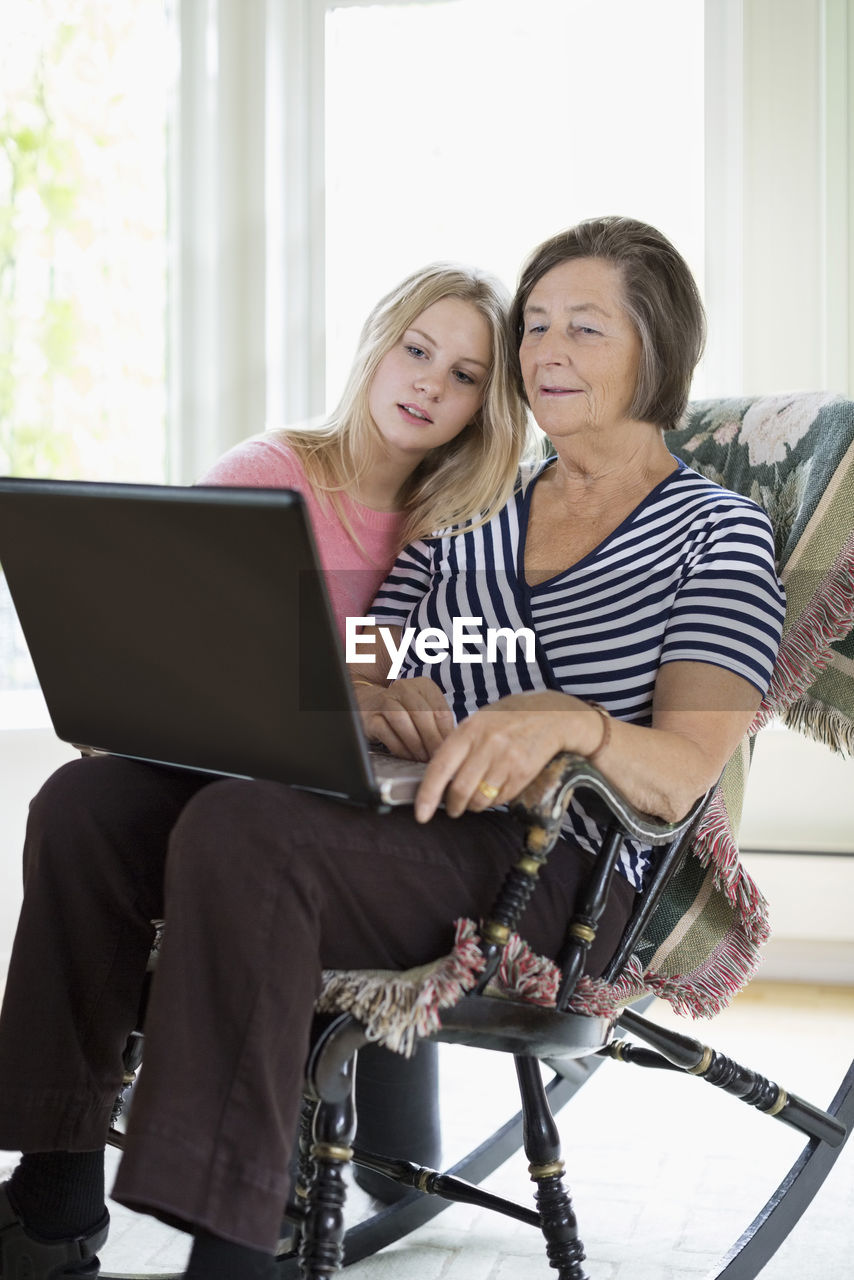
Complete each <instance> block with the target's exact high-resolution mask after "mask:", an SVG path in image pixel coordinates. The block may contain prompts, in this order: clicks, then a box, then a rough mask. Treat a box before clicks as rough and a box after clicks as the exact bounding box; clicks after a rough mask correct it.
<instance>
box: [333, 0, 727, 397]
mask: <svg viewBox="0 0 854 1280" xmlns="http://www.w3.org/2000/svg"><path fill="white" fill-rule="evenodd" d="M703 11H704V6H703V2H702V0H645V2H644V3H643V4H642V5H641V4H638V3H637V0H608V3H602V0H538V3H537V5H536V10H535V11H534V10H533V9H532V7H531V6H529V5H525V4H520V3H518V0H452V2H450V3H438V4H437V3H429V2H428V3H420V4H419V3H409V4H402V5H401V4H378V5H376V4H375V5H351V4H347V5H343V6H337V5H336V4H335V3H334V0H332V3H330V4H329V6H328V12H327V17H326V41H325V44H326V52H325V81H326V134H325V149H326V312H327V326H326V329H327V395H328V399H329V401H330V402H334V400H335V399H337V396H338V394H339V392H340V390H341V387H342V385H343V380H344V377H345V375H346V372H347V368H348V365H349V361H350V359H351V357H352V353H353V350H354V348H355V343H356V339H357V336H358V330H359V326H360V324H361V321H362V320H363V319H364V316H365V314H366V313H367V311H368V310H369V309H370V307H371V306H372V305H373V303H374V302H375V301H376V299H377V298H378V297H379V296H380V294H381V293H382V292H383V290H384V289H385V288H388V287H391V285H393V284H394V283H395V282H396V281H397V280H398V279H400V278H401V277H403V276H404V275H406V274H407V272H409V271H410V270H413V269H415V268H416V267H418V266H421V265H422V264H423V263H425V262H428V261H430V260H431V259H436V258H454V259H461V260H464V261H469V262H473V263H476V264H477V265H480V266H483V267H486V268H488V269H491V270H492V271H494V272H495V273H496V274H497V275H499V276H500V277H502V278H503V279H504V281H505V283H506V284H507V285H508V287H510V288H512V287H513V285H514V284H515V281H516V276H517V272H518V269H519V266H520V265H521V261H522V259H523V257H524V256H525V255H526V254H527V253H528V252H529V251H530V250H531V249H533V248H534V246H535V245H536V244H538V243H539V242H540V241H541V240H543V239H545V238H546V237H547V236H549V235H551V234H552V233H553V232H555V231H558V230H560V228H562V227H566V226H570V225H572V223H573V222H576V221H579V220H580V219H581V218H584V217H589V216H593V215H596V214H602V213H625V214H629V215H630V216H633V217H638V218H642V219H644V220H645V221H648V222H651V223H653V224H654V225H656V226H658V227H660V228H661V230H662V231H664V232H665V234H667V235H669V236H670V238H671V239H672V240H673V241H674V242H675V243H676V245H677V246H678V247H679V248H680V249H681V251H682V252H683V253H684V255H685V256H686V258H687V259H688V260H689V262H690V264H691V266H692V268H693V270H694V272H695V274H696V276H697V278H698V282H699V283H700V286H701V288H702V284H703V266H704V261H703V251H704V146H703V137H704V108H703V85H704V74H703V59H704V38H703V18H704V13H703Z"/></svg>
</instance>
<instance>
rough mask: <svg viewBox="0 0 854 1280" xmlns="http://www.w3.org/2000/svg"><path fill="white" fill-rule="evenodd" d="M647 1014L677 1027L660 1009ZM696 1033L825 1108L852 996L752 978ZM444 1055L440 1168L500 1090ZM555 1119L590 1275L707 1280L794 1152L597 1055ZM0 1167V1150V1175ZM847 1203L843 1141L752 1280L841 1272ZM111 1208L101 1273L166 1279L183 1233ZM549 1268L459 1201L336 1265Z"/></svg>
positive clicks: (707, 1097) (502, 1178)
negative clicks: (370, 1252)
mask: <svg viewBox="0 0 854 1280" xmlns="http://www.w3.org/2000/svg"><path fill="white" fill-rule="evenodd" d="M647 1016H650V1017H654V1018H656V1019H657V1020H659V1021H671V1022H673V1023H674V1025H677V1026H681V1027H682V1028H683V1029H689V1028H687V1027H686V1025H685V1024H684V1023H683V1022H681V1020H679V1019H675V1018H673V1017H672V1016H671V1015H670V1014H669V1010H668V1009H667V1007H666V1006H662V1005H660V1004H656V1005H654V1006H651V1008H650V1010H648V1013H647ZM694 1033H695V1034H698V1035H699V1036H700V1037H701V1038H703V1039H709V1040H711V1042H712V1043H713V1044H714V1045H715V1046H716V1047H717V1048H719V1049H721V1050H722V1051H724V1052H727V1053H729V1054H730V1055H732V1056H734V1057H736V1058H739V1059H740V1060H741V1061H743V1062H745V1063H747V1064H749V1065H751V1066H753V1067H755V1068H757V1069H758V1070H760V1071H763V1072H764V1073H765V1074H766V1075H768V1076H770V1077H771V1078H773V1079H776V1080H778V1081H779V1082H780V1083H782V1084H784V1085H785V1086H786V1087H787V1088H788V1089H789V1091H790V1092H795V1093H799V1094H801V1095H802V1096H804V1097H806V1098H808V1099H809V1100H810V1101H813V1102H816V1103H818V1104H819V1105H822V1106H824V1105H826V1104H827V1103H828V1102H829V1101H830V1099H831V1097H832V1096H833V1094H834V1092H835V1090H836V1087H837V1085H838V1083H839V1081H840V1079H841V1077H842V1075H843V1074H844V1072H845V1070H846V1068H847V1065H848V1063H849V1061H850V1060H851V1057H852V1053H854V1048H852V1045H854V987H852V988H839V987H812V986H794V985H786V984H777V983H773V984H772V983H761V982H754V984H753V985H752V986H751V988H750V989H749V990H748V991H747V992H745V993H743V994H742V995H741V996H740V997H739V998H738V999H737V1000H736V1001H735V1003H734V1004H733V1006H732V1007H731V1009H730V1010H728V1011H727V1013H725V1014H724V1015H722V1016H721V1017H720V1018H718V1019H717V1021H716V1022H715V1024H714V1025H711V1024H708V1025H707V1024H701V1025H700V1027H699V1028H697V1027H695V1028H694ZM442 1054H443V1057H442V1067H441V1070H442V1075H443V1085H444V1089H445V1091H447V1092H450V1093H452V1094H453V1096H454V1097H455V1099H456V1105H455V1109H454V1112H453V1124H452V1132H450V1133H449V1135H448V1146H449V1152H448V1155H449V1160H453V1159H455V1158H456V1157H457V1154H458V1152H461V1151H462V1150H465V1149H466V1147H465V1146H464V1145H463V1144H465V1143H466V1142H468V1141H469V1140H470V1139H471V1138H474V1137H476V1135H477V1134H478V1132H479V1131H478V1130H477V1126H478V1125H479V1124H483V1132H486V1131H487V1130H486V1124H487V1123H488V1120H489V1118H490V1116H491V1115H492V1114H494V1113H495V1111H496V1108H500V1107H501V1105H502V1104H501V1100H502V1099H503V1098H504V1097H506V1096H507V1091H508V1089H511V1090H512V1088H513V1087H514V1081H513V1078H512V1065H511V1064H510V1063H509V1062H508V1061H507V1060H506V1059H505V1058H504V1057H503V1055H488V1061H489V1062H490V1064H491V1066H490V1073H489V1079H488V1080H484V1079H483V1066H482V1063H483V1060H484V1058H487V1055H482V1054H473V1053H472V1051H470V1050H465V1049H456V1048H450V1047H444V1046H443V1049H442ZM478 1071H480V1073H481V1074H480V1077H478V1076H477V1075H476V1072H478ZM508 1071H509V1072H510V1075H509V1076H508V1074H507V1073H508ZM559 1124H560V1128H561V1134H562V1139H563V1142H564V1156H565V1159H566V1163H567V1169H568V1175H567V1182H568V1184H569V1186H570V1188H571V1191H572V1195H573V1202H574V1205H575V1209H576V1212H577V1214H578V1218H579V1226H580V1230H581V1234H582V1238H583V1240H584V1242H585V1247H586V1250H587V1257H588V1262H587V1264H586V1266H587V1271H588V1274H589V1276H590V1277H591V1280H629V1277H631V1280H692V1278H693V1277H697V1278H698V1280H699V1278H701V1277H704V1276H708V1275H710V1274H714V1268H715V1264H716V1262H717V1260H718V1259H719V1258H720V1256H721V1254H722V1253H723V1252H725V1250H726V1248H727V1247H728V1246H729V1245H730V1244H731V1243H733V1242H734V1241H735V1240H736V1239H737V1237H738V1236H739V1235H740V1233H741V1231H742V1230H743V1229H744V1228H745V1227H746V1226H747V1225H748V1223H749V1222H750V1221H751V1219H752V1218H753V1216H754V1214H755V1213H756V1212H757V1211H758V1210H759V1209H760V1208H761V1206H762V1204H763V1203H764V1202H765V1199H766V1198H767V1196H768V1195H769V1194H770V1193H771V1192H772V1191H773V1190H774V1188H775V1187H776V1186H777V1184H778V1183H779V1181H780V1180H781V1178H782V1176H783V1175H784V1173H785V1172H786V1171H787V1170H788V1168H789V1166H790V1165H791V1163H792V1162H793V1160H794V1159H795V1158H796V1156H797V1154H798V1153H799V1151H800V1150H801V1147H802V1146H803V1140H802V1139H801V1138H799V1136H798V1135H797V1134H796V1133H794V1132H793V1131H791V1130H790V1129H788V1128H787V1127H786V1126H785V1125H781V1124H779V1123H777V1122H775V1121H773V1120H770V1119H768V1118H767V1117H764V1116H761V1115H758V1114H756V1113H755V1112H753V1111H752V1110H750V1109H749V1108H746V1107H745V1106H744V1105H743V1104H741V1103H739V1102H737V1101H736V1100H734V1099H733V1098H730V1097H728V1096H725V1095H723V1094H721V1093H719V1092H718V1091H717V1090H713V1089H712V1088H710V1087H709V1086H708V1085H705V1084H704V1083H702V1082H701V1081H697V1080H693V1079H684V1078H682V1077H677V1076H674V1075H671V1074H669V1073H660V1072H649V1071H642V1070H640V1069H639V1068H634V1067H628V1066H621V1065H619V1064H616V1063H611V1062H607V1063H605V1064H603V1066H602V1067H601V1069H600V1070H598V1071H597V1072H596V1073H595V1074H594V1075H593V1077H592V1079H591V1080H590V1081H589V1082H588V1083H587V1084H585V1086H584V1088H583V1089H582V1091H581V1092H580V1093H579V1094H578V1095H576V1097H575V1098H574V1099H572V1100H571V1101H570V1102H569V1103H568V1104H567V1106H566V1107H565V1108H564V1110H563V1111H562V1112H561V1113H560V1116H559ZM13 1159H14V1157H13V1156H11V1155H9V1156H7V1157H6V1158H5V1159H4V1156H3V1153H0V1166H3V1165H4V1164H6V1165H9V1164H11V1163H12V1162H13ZM115 1159H116V1157H115V1154H114V1153H110V1160H111V1162H114V1161H115ZM0 1173H2V1168H0ZM487 1185H488V1186H489V1187H490V1188H491V1189H492V1190H494V1191H496V1192H498V1193H499V1194H502V1195H505V1196H508V1197H511V1198H514V1197H518V1198H519V1199H522V1200H524V1201H527V1200H528V1198H529V1196H530V1183H529V1182H528V1178H527V1172H526V1170H525V1161H524V1158H521V1159H520V1158H519V1157H514V1158H513V1159H512V1160H510V1161H508V1162H507V1164H506V1165H504V1166H502V1168H500V1169H499V1170H498V1171H497V1172H496V1173H495V1174H493V1175H492V1177H491V1178H490V1179H489V1180H488V1183H487ZM360 1198H361V1201H362V1203H364V1196H363V1195H362V1193H359V1192H358V1191H356V1193H355V1196H354V1199H355V1200H356V1201H358V1200H359V1199H360ZM852 1204H854V1142H852V1143H851V1144H850V1145H849V1146H848V1147H846V1149H845V1150H844V1151H843V1153H842V1155H841V1157H840V1159H839V1160H838V1162H837V1164H836V1165H835V1166H834V1168H833V1170H832V1172H831V1174H830V1176H829V1178H828V1180H827V1181H826V1183H825V1184H824V1186H823V1188H822V1189H821V1191H820V1193H819V1195H818V1197H817V1199H816V1200H815V1202H814V1203H813V1204H812V1205H811V1206H810V1208H809V1209H808V1210H807V1212H806V1214H805V1215H804V1217H803V1218H802V1220H801V1222H800V1223H799V1224H798V1226H797V1227H796V1228H795V1230H794V1231H793V1233H792V1235H791V1236H790V1237H789V1239H788V1240H787V1241H786V1242H785V1243H784V1244H783V1246H782V1247H781V1248H780V1250H779V1251H778V1253H777V1254H776V1255H775V1257H774V1258H773V1259H772V1260H771V1261H770V1263H769V1264H768V1265H767V1266H766V1267H765V1268H764V1270H763V1271H762V1280H803V1277H804V1276H811V1277H812V1276H821V1277H825V1278H826V1280H835V1278H836V1277H840V1278H841V1277H843V1276H847V1275H849V1274H851V1273H852V1268H854V1264H852V1259H854V1214H852V1213H851V1205H852ZM111 1211H112V1214H113V1230H112V1234H111V1238H110V1241H109V1243H108V1245H107V1247H106V1248H105V1250H104V1251H103V1253H102V1261H103V1265H104V1269H105V1270H107V1271H110V1272H114V1273H127V1274H133V1275H135V1276H140V1275H146V1276H148V1275H157V1274H158V1273H159V1274H164V1273H170V1272H171V1273H173V1274H174V1272H176V1271H178V1272H180V1270H181V1268H182V1266H183V1263H184V1259H185V1257H186V1252H187V1241H186V1237H185V1236H182V1235H180V1234H179V1233H177V1232H173V1231H170V1230H168V1229H167V1228H165V1227H163V1226H161V1225H159V1224H158V1223H156V1222H154V1221H153V1220H151V1219H147V1218H143V1217H136V1216H134V1215H132V1214H130V1213H129V1212H127V1211H126V1210H124V1209H122V1208H121V1207H120V1206H117V1205H112V1206H111ZM553 1274H554V1273H553V1272H552V1271H551V1270H550V1268H549V1266H548V1263H547V1260H546V1258H545V1256H544V1254H543V1252H542V1248H541V1245H540V1240H539V1236H538V1233H537V1232H536V1231H535V1230H534V1229H532V1228H530V1227H527V1226H525V1225H523V1224H518V1223H515V1222H513V1221H512V1220H510V1219H505V1218H500V1217H497V1216H496V1215H494V1214H489V1213H487V1212H486V1211H484V1210H475V1209H471V1208H468V1207H465V1206H461V1205H455V1206H453V1207H451V1208H449V1209H448V1210H446V1211H445V1212H444V1213H442V1214H441V1215H439V1216H438V1217H437V1218H435V1219H434V1220H433V1221H432V1222H430V1223H428V1224H426V1225H425V1226H423V1227H421V1228H420V1229H418V1230H417V1231H415V1232H413V1233H412V1234H411V1235H410V1236H408V1237H407V1238H405V1239H404V1240H401V1241H399V1242H397V1243H396V1244H394V1245H391V1246H389V1247H388V1248H387V1249H386V1250H384V1251H383V1252H382V1253H380V1254H377V1255H375V1256H374V1257H372V1258H369V1259H366V1260H365V1261H362V1262H358V1263H355V1264H353V1265H352V1266H351V1267H349V1268H347V1271H346V1275H347V1278H348V1280H392V1277H393V1278H394V1280H547V1277H548V1276H549V1275H553Z"/></svg>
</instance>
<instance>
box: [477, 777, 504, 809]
mask: <svg viewBox="0 0 854 1280" xmlns="http://www.w3.org/2000/svg"><path fill="white" fill-rule="evenodd" d="M477 789H478V791H479V792H480V794H481V795H482V796H484V797H485V798H486V799H487V800H489V801H490V803H491V802H492V801H493V800H494V799H495V797H496V796H497V795H498V793H499V791H500V790H501V788H500V787H494V786H493V785H492V783H491V782H486V781H485V780H484V781H483V782H479V783H478V784H477Z"/></svg>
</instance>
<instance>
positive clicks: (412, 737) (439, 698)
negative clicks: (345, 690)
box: [354, 676, 454, 761]
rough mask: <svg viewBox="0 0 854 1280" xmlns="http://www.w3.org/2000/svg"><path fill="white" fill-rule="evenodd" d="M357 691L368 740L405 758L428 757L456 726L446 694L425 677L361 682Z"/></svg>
mask: <svg viewBox="0 0 854 1280" xmlns="http://www.w3.org/2000/svg"><path fill="white" fill-rule="evenodd" d="M354 692H355V694H356V701H357V702H358V704H359V711H360V713H361V716H362V724H363V725H364V728H365V733H366V734H367V736H368V738H369V740H370V741H372V742H381V743H382V744H383V746H385V747H387V748H388V750H389V751H390V752H391V753H392V755H395V756H401V757H402V758H403V759H405V760H421V761H426V760H429V759H430V758H431V756H433V754H434V753H435V752H436V751H437V750H438V749H439V747H440V746H441V745H442V743H443V742H444V741H445V739H446V738H447V737H448V734H449V733H451V731H452V729H453V728H454V717H453V716H452V714H451V711H450V708H449V707H448V704H447V702H446V701H445V698H444V696H443V695H442V693H441V691H440V689H439V687H438V685H436V684H434V683H433V681H432V680H430V679H429V678H428V677H426V676H418V677H417V678H415V679H412V680H395V681H393V683H392V684H390V685H379V684H376V685H373V684H372V685H368V684H365V683H364V682H362V681H359V682H358V683H357V684H356V685H355V688H354Z"/></svg>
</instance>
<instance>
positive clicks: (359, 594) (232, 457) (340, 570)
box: [199, 438, 404, 636]
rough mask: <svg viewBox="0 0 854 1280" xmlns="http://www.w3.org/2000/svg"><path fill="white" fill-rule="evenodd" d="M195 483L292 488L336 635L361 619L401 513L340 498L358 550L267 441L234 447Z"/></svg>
mask: <svg viewBox="0 0 854 1280" xmlns="http://www.w3.org/2000/svg"><path fill="white" fill-rule="evenodd" d="M199 484H222V485H238V486H243V485H246V486H248V487H252V488H259V489H298V490H299V491H300V493H302V494H303V495H304V496H305V500H306V506H307V508H308V514H309V518H310V520H311V525H312V529H313V530H314V537H315V541H316V543H317V548H318V551H319V554H320V562H321V564H322V565H323V568H324V569H325V571H326V583H327V586H328V588H329V597H330V600H331V602H332V609H333V612H334V614H335V619H336V621H337V623H338V628H339V630H340V632H341V635H342V636H343V634H344V619H345V618H347V617H363V616H365V615H366V614H367V613H368V612H369V609H370V606H371V603H372V601H373V599H374V596H375V595H376V593H377V591H378V590H379V587H380V585H381V584H382V582H383V580H384V578H385V576H386V574H387V573H388V570H389V569H390V567H391V565H392V564H393V563H394V559H395V556H396V555H397V549H398V541H399V539H400V535H401V532H402V529H403V519H404V517H403V515H402V513H401V512H399V511H374V510H372V509H371V508H370V507H363V506H362V505H361V504H360V503H358V502H353V501H352V499H351V498H348V497H347V496H346V495H343V496H342V498H341V503H342V506H343V508H344V510H345V511H346V513H347V518H348V520H349V521H350V523H351V524H352V526H353V529H354V530H355V531H356V533H357V534H358V536H359V539H360V541H361V543H362V546H363V547H364V551H362V550H361V549H360V548H359V547H357V546H356V545H355V543H354V542H353V539H352V538H351V537H350V534H349V533H348V532H347V529H346V528H345V527H344V525H343V524H342V523H341V521H340V519H339V518H338V515H337V513H336V511H335V509H334V507H333V506H332V505H331V503H329V502H321V500H320V499H319V498H318V496H317V494H316V493H315V492H314V490H313V489H312V487H311V485H310V484H309V482H308V480H307V478H306V475H305V472H304V471H303V469H302V465H301V463H300V461H299V459H298V458H297V456H296V454H295V453H294V452H293V450H291V449H289V448H288V446H287V445H286V444H283V443H282V442H281V441H280V440H276V439H272V438H271V439H269V440H247V441H245V442H244V443H243V444H238V445H235V447H234V448H233V449H230V450H229V451H228V453H226V454H224V455H223V456H222V457H221V458H220V459H219V461H218V462H215V463H214V465H213V466H212V467H211V468H210V470H209V471H206V472H205V474H204V475H203V476H202V478H201V479H200V480H199Z"/></svg>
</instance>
